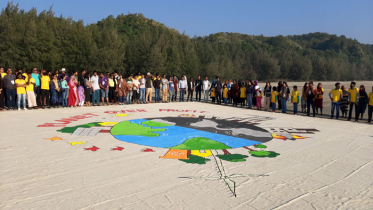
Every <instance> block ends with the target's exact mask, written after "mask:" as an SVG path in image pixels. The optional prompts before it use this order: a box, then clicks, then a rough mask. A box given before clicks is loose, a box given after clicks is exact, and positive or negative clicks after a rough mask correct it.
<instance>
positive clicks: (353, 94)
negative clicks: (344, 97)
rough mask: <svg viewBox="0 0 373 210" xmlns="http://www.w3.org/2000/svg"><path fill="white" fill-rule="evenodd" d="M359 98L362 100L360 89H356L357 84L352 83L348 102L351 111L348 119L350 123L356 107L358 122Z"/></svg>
mask: <svg viewBox="0 0 373 210" xmlns="http://www.w3.org/2000/svg"><path fill="white" fill-rule="evenodd" d="M359 98H360V94H359V89H358V88H357V87H356V83H355V82H351V85H350V88H349V89H348V101H349V102H350V110H349V113H348V118H347V120H348V121H350V120H351V116H352V109H353V108H354V106H355V122H357V120H358V118H359V109H358V107H357V106H358V105H359Z"/></svg>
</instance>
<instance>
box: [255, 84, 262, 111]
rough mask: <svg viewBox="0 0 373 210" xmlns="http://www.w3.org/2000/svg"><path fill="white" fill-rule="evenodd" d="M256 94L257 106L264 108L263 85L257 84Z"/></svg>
mask: <svg viewBox="0 0 373 210" xmlns="http://www.w3.org/2000/svg"><path fill="white" fill-rule="evenodd" d="M255 83H256V84H257V82H256V81H255ZM255 95H256V108H257V109H258V110H259V109H262V98H263V90H262V87H260V86H259V85H255Z"/></svg>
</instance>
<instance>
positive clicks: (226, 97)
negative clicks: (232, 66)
mask: <svg viewBox="0 0 373 210" xmlns="http://www.w3.org/2000/svg"><path fill="white" fill-rule="evenodd" d="M223 99H224V105H225V106H228V88H227V85H226V84H224V86H223Z"/></svg>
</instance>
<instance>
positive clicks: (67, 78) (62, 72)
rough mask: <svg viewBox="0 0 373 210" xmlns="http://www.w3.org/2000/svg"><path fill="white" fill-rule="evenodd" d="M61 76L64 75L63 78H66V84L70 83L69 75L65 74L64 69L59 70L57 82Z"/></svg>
mask: <svg viewBox="0 0 373 210" xmlns="http://www.w3.org/2000/svg"><path fill="white" fill-rule="evenodd" d="M63 74H64V75H65V77H66V82H69V81H70V77H69V75H68V74H67V73H66V69H65V68H62V69H61V74H60V75H59V76H58V77H57V79H58V80H61V79H62V75H63Z"/></svg>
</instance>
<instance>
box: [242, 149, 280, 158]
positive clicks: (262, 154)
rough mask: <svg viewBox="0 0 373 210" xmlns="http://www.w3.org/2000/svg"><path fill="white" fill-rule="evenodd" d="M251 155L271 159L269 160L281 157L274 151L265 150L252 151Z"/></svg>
mask: <svg viewBox="0 0 373 210" xmlns="http://www.w3.org/2000/svg"><path fill="white" fill-rule="evenodd" d="M249 153H250V154H251V156H253V157H269V158H273V157H276V156H278V155H280V154H279V153H276V152H273V151H264V150H260V151H250V152H249Z"/></svg>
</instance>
